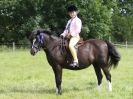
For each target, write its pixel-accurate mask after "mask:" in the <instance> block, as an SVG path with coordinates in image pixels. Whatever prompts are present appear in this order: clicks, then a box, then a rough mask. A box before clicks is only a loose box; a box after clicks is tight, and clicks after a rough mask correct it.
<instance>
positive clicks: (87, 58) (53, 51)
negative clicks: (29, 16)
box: [30, 29, 120, 94]
mask: <svg viewBox="0 0 133 99" xmlns="http://www.w3.org/2000/svg"><path fill="white" fill-rule="evenodd" d="M30 41H31V43H32V47H31V54H32V55H35V54H36V53H37V52H38V51H39V50H40V48H42V49H43V50H44V51H45V53H46V57H47V60H48V62H49V64H50V65H51V67H52V69H53V71H54V74H55V81H56V88H57V89H56V93H57V94H61V82H62V69H63V68H65V69H70V70H81V69H84V68H87V67H89V66H90V65H91V64H92V65H93V67H94V69H95V73H96V76H97V80H98V86H99V87H100V85H101V82H102V78H103V76H102V72H101V70H102V71H103V72H104V74H105V76H106V79H107V81H108V86H109V91H112V84H111V74H110V71H109V69H110V68H111V67H112V66H114V67H116V66H117V64H118V63H119V60H120V55H119V53H118V52H117V50H116V49H115V47H114V46H113V45H112V44H111V43H110V42H107V41H102V40H96V39H92V40H86V41H84V43H83V44H82V45H81V46H79V47H78V59H79V67H71V66H69V65H68V64H67V60H66V58H65V55H63V54H62V51H61V47H60V46H61V45H60V43H61V38H60V37H57V36H54V35H51V34H50V32H49V31H45V30H43V29H38V30H34V31H32V33H31V35H30Z"/></svg>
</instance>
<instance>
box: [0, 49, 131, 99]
mask: <svg viewBox="0 0 133 99" xmlns="http://www.w3.org/2000/svg"><path fill="white" fill-rule="evenodd" d="M118 50H119V52H120V53H121V56H122V59H121V61H120V64H119V66H118V68H116V69H112V70H111V74H112V86H113V91H112V92H108V90H107V81H106V79H105V76H104V78H103V83H102V90H101V92H98V90H97V79H96V75H95V72H94V70H93V67H92V66H90V67H89V68H87V69H84V70H80V71H72V70H66V69H64V70H63V82H62V95H61V96H56V94H55V81H54V74H53V71H52V68H51V67H50V66H49V64H48V62H47V60H46V57H45V54H44V53H43V52H42V51H41V52H39V53H38V54H37V55H36V56H34V57H33V56H31V55H30V53H29V50H17V51H15V52H12V51H11V50H7V51H1V52H0V99H133V49H118Z"/></svg>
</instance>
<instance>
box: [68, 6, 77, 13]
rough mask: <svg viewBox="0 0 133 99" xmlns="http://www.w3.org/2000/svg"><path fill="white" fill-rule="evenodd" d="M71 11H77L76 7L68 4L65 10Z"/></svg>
mask: <svg viewBox="0 0 133 99" xmlns="http://www.w3.org/2000/svg"><path fill="white" fill-rule="evenodd" d="M72 11H78V8H77V7H76V6H74V5H70V6H69V7H68V8H67V12H72Z"/></svg>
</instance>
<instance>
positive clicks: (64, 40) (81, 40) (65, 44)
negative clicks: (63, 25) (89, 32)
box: [60, 38, 84, 50]
mask: <svg viewBox="0 0 133 99" xmlns="http://www.w3.org/2000/svg"><path fill="white" fill-rule="evenodd" d="M69 41H70V39H64V38H63V39H61V44H60V45H61V46H62V47H65V48H66V49H69ZM83 44H84V40H83V38H80V40H79V41H78V43H77V44H76V45H75V49H76V50H77V49H78V47H79V46H81V45H83Z"/></svg>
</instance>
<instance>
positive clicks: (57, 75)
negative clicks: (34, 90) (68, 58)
mask: <svg viewBox="0 0 133 99" xmlns="http://www.w3.org/2000/svg"><path fill="white" fill-rule="evenodd" d="M52 68H53V71H54V74H55V81H56V94H57V95H61V82H62V67H61V66H60V65H55V66H53V67H52Z"/></svg>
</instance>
